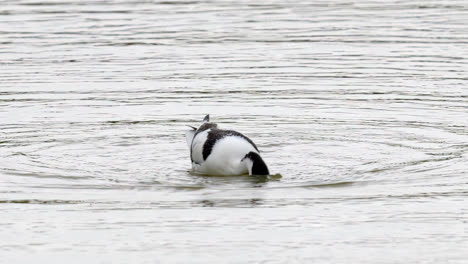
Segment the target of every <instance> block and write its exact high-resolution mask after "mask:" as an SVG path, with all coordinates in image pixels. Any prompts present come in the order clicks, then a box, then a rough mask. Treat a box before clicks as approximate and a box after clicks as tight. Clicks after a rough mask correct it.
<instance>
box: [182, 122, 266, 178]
mask: <svg viewBox="0 0 468 264" xmlns="http://www.w3.org/2000/svg"><path fill="white" fill-rule="evenodd" d="M209 121H210V118H209V115H207V116H206V117H205V118H204V119H203V122H202V124H201V125H200V127H199V128H198V129H195V128H192V129H191V130H188V131H187V132H186V133H185V137H186V140H187V145H188V146H189V149H190V158H191V160H192V169H193V170H194V171H195V172H198V173H202V174H207V175H242V174H247V173H248V174H250V175H252V174H258V175H268V174H269V171H268V167H267V166H266V164H265V162H264V161H263V159H262V158H261V157H260V152H259V150H258V148H257V146H256V145H255V143H253V141H252V140H250V139H249V138H248V137H246V136H244V135H243V134H241V133H239V132H237V131H234V130H223V129H219V128H218V126H217V124H215V123H210V122H209Z"/></svg>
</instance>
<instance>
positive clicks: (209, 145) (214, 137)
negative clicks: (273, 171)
mask: <svg viewBox="0 0 468 264" xmlns="http://www.w3.org/2000/svg"><path fill="white" fill-rule="evenodd" d="M227 136H238V137H241V138H243V139H245V140H247V141H248V142H249V143H250V144H251V145H252V146H253V147H254V148H255V149H256V150H257V151H258V152H260V151H259V150H258V148H257V146H256V145H255V143H253V141H252V140H250V138H248V137H246V136H244V135H242V134H241V133H239V132H237V131H233V130H221V129H216V128H214V129H211V131H210V132H208V138H207V139H206V142H205V144H203V160H206V159H207V158H208V156H210V154H211V151H212V150H213V147H214V145H215V144H216V142H217V141H218V140H220V139H222V138H224V137H227Z"/></svg>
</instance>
